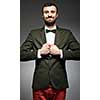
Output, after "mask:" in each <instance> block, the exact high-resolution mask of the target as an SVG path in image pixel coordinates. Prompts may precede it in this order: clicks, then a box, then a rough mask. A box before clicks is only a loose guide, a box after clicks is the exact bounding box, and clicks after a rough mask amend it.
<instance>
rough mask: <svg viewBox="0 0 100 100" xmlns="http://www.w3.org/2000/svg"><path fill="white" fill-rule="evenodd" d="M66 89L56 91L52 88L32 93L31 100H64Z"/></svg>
mask: <svg viewBox="0 0 100 100" xmlns="http://www.w3.org/2000/svg"><path fill="white" fill-rule="evenodd" d="M65 95H66V89H61V90H57V89H54V88H52V87H48V88H47V89H40V90H34V91H33V100H65Z"/></svg>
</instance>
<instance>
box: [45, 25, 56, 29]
mask: <svg viewBox="0 0 100 100" xmlns="http://www.w3.org/2000/svg"><path fill="white" fill-rule="evenodd" d="M46 29H48V30H54V29H57V26H56V25H55V26H54V27H53V28H52V29H49V28H48V27H47V26H45V30H46Z"/></svg>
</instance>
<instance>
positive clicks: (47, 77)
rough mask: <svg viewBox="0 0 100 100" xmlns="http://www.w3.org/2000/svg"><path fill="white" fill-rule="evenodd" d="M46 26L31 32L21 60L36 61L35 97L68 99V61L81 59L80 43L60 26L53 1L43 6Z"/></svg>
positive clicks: (39, 98) (33, 85) (53, 99)
mask: <svg viewBox="0 0 100 100" xmlns="http://www.w3.org/2000/svg"><path fill="white" fill-rule="evenodd" d="M42 17H43V20H44V23H45V25H44V26H43V28H39V29H35V30H32V31H31V32H30V34H29V35H28V37H27V39H26V40H25V42H24V43H23V44H22V46H21V53H20V55H21V57H20V58H21V61H28V60H36V69H35V72H34V77H33V84H32V88H33V100H65V95H66V88H68V87H69V86H68V80H67V74H66V70H65V61H66V60H79V58H80V53H79V51H80V49H79V43H78V42H77V40H76V39H75V37H74V36H73V34H72V32H71V31H70V30H67V29H63V28H60V27H58V26H57V25H56V20H57V18H58V8H57V6H56V5H55V4H53V3H46V4H44V5H43V7H42Z"/></svg>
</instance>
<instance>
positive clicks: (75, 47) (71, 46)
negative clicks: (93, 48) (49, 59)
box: [63, 32, 80, 60]
mask: <svg viewBox="0 0 100 100" xmlns="http://www.w3.org/2000/svg"><path fill="white" fill-rule="evenodd" d="M63 59H64V60H80V44H79V42H78V41H77V40H76V39H75V37H74V36H73V34H72V32H70V34H69V37H68V46H67V48H66V49H63Z"/></svg>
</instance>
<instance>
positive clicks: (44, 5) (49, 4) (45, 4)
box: [42, 3, 58, 14]
mask: <svg viewBox="0 0 100 100" xmlns="http://www.w3.org/2000/svg"><path fill="white" fill-rule="evenodd" d="M48 6H55V7H56V10H57V13H58V7H57V5H56V4H55V3H44V4H43V6H42V14H43V8H44V7H48Z"/></svg>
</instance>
